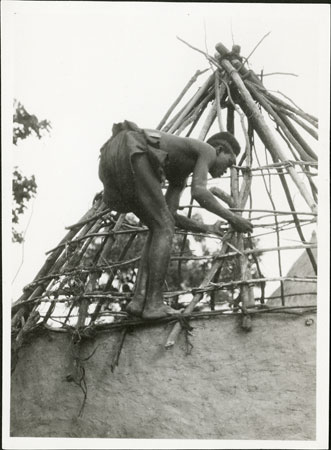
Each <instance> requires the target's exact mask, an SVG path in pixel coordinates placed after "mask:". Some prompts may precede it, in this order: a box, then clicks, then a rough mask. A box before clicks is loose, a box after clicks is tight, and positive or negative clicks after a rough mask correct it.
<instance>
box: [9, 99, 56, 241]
mask: <svg viewBox="0 0 331 450" xmlns="http://www.w3.org/2000/svg"><path fill="white" fill-rule="evenodd" d="M50 128H51V124H50V122H49V121H48V120H45V119H44V120H41V121H39V120H38V118H37V117H36V116H35V115H33V114H29V113H28V112H27V110H26V109H25V108H24V106H23V105H22V104H21V103H20V102H18V101H16V100H14V115H13V144H14V145H16V146H17V143H18V141H20V140H23V139H26V138H27V137H28V136H30V135H31V134H32V135H35V136H36V137H37V138H38V139H41V138H42V137H43V135H44V133H45V132H49V130H50ZM12 192H13V206H12V223H13V227H12V241H13V242H18V243H21V242H23V240H24V238H23V233H22V232H20V231H18V229H17V226H18V224H19V220H20V217H21V215H22V214H23V213H24V210H25V209H26V207H27V204H28V203H29V201H30V200H31V198H32V197H34V196H35V195H36V193H37V183H36V180H35V177H34V175H32V176H31V177H30V178H28V177H26V176H24V175H23V174H22V172H21V171H20V170H19V169H18V167H17V166H16V167H14V171H13V186H12Z"/></svg>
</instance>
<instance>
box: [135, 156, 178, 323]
mask: <svg viewBox="0 0 331 450" xmlns="http://www.w3.org/2000/svg"><path fill="white" fill-rule="evenodd" d="M132 165H133V170H134V172H135V182H136V196H137V202H136V203H135V207H134V211H133V212H134V213H135V214H136V215H137V216H138V217H139V218H140V219H141V221H142V222H144V223H145V224H146V225H147V226H148V228H149V229H150V243H149V248H148V247H146V248H145V250H146V254H144V262H146V261H147V266H148V271H147V274H148V281H147V294H146V303H145V307H144V311H143V317H144V318H151V319H152V318H159V317H164V316H167V315H169V314H178V311H176V310H173V309H172V308H170V307H169V306H167V305H165V304H164V302H163V295H162V288H163V285H164V280H165V276H166V273H167V269H168V264H169V261H170V253H171V247H172V240H173V236H174V219H173V217H172V215H171V213H170V211H169V209H168V206H167V204H166V201H165V198H164V196H163V194H162V190H161V186H160V183H159V181H158V179H157V178H156V176H155V174H154V171H153V169H152V168H151V166H150V163H149V160H148V158H147V156H146V155H145V154H142V155H135V156H134V158H133V159H132ZM144 253H145V251H144ZM145 257H146V259H145ZM144 267H145V266H144ZM144 279H146V278H144V272H143V274H142V278H141V280H144Z"/></svg>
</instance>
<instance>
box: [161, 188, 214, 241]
mask: <svg viewBox="0 0 331 450" xmlns="http://www.w3.org/2000/svg"><path fill="white" fill-rule="evenodd" d="M185 185H186V180H185V181H184V182H183V183H182V185H172V184H170V185H169V187H168V189H167V192H166V195H165V199H166V202H167V205H168V207H169V210H170V212H171V214H172V215H173V217H174V219H175V225H176V226H177V227H179V228H182V229H183V230H186V231H191V232H193V233H207V232H210V231H212V232H215V231H214V230H212V229H211V226H210V225H206V224H204V223H199V222H197V221H196V220H193V219H190V218H189V217H185V216H181V215H180V214H178V213H177V209H178V206H179V200H180V197H181V194H182V192H183V190H184V188H185Z"/></svg>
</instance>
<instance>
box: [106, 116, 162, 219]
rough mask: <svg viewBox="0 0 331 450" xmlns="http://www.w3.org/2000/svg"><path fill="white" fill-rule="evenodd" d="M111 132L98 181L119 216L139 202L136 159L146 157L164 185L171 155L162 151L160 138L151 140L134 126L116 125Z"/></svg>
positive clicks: (123, 123) (131, 124)
mask: <svg viewBox="0 0 331 450" xmlns="http://www.w3.org/2000/svg"><path fill="white" fill-rule="evenodd" d="M112 131H113V134H112V137H111V138H110V139H109V140H108V141H107V142H106V143H105V144H104V145H103V147H102V148H101V150H100V152H101V154H100V163H99V177H100V180H101V181H102V183H103V186H104V192H103V200H104V202H105V203H106V205H107V206H109V207H110V208H112V209H114V210H116V211H118V212H129V211H132V209H133V207H134V204H135V202H136V200H137V197H136V187H135V173H134V169H133V166H132V157H133V155H136V154H146V155H147V157H148V160H149V162H150V165H151V167H152V170H153V172H154V174H155V176H156V177H157V178H158V180H159V181H160V183H163V182H164V180H165V171H164V168H165V165H166V164H167V160H168V154H167V153H166V152H165V151H163V150H160V137H158V136H155V137H154V136H153V137H150V136H148V135H147V134H146V133H145V132H144V131H143V130H142V129H140V128H139V127H138V126H137V125H136V124H134V123H133V122H129V121H124V122H122V123H118V124H114V126H113V130H112Z"/></svg>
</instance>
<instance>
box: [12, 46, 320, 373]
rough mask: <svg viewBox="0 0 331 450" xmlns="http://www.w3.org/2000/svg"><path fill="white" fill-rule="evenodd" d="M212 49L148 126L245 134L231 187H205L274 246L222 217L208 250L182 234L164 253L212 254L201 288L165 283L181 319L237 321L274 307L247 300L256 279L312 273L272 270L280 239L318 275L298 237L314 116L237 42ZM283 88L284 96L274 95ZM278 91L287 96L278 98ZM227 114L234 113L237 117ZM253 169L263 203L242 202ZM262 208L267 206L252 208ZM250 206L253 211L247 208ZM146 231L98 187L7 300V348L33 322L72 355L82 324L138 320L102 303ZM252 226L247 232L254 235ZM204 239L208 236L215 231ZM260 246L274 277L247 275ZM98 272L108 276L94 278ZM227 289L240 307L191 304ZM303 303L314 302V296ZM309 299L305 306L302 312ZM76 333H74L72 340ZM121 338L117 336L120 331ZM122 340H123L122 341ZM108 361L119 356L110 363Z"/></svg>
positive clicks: (311, 203) (312, 214)
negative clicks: (59, 338)
mask: <svg viewBox="0 0 331 450" xmlns="http://www.w3.org/2000/svg"><path fill="white" fill-rule="evenodd" d="M190 47H192V46H190ZM195 50H196V49H195ZM216 50H217V53H216V55H215V56H214V57H211V56H209V55H207V54H206V53H205V52H202V51H201V53H202V54H204V55H205V56H206V57H207V59H208V62H209V64H210V65H211V68H212V73H211V75H209V76H208V77H207V79H206V80H205V81H204V82H203V84H202V86H201V87H200V88H198V90H197V91H196V92H195V93H194V94H193V95H192V96H191V97H190V98H189V100H185V98H186V97H187V96H189V93H190V92H191V90H192V88H193V85H194V83H196V82H197V79H198V77H200V76H201V75H203V74H204V72H206V70H204V71H197V72H196V73H195V75H194V76H193V78H192V79H191V80H190V81H189V82H188V84H187V85H186V86H185V88H184V90H183V91H182V92H181V93H180V95H179V96H178V97H177V99H176V101H175V102H174V103H173V104H172V105H171V107H170V108H169V110H168V111H167V113H166V114H165V116H164V117H163V118H162V120H161V121H160V123H159V125H158V127H157V128H158V129H160V130H162V131H166V132H170V133H174V134H177V135H181V134H182V133H184V132H186V134H185V136H190V135H191V134H192V133H193V132H195V133H196V134H197V138H198V139H201V140H205V139H206V137H207V135H208V134H209V133H211V129H212V127H213V126H215V124H216V126H217V124H218V127H219V128H221V129H223V121H225V123H226V129H227V130H228V131H229V132H231V133H233V134H235V131H236V130H235V124H236V123H237V122H238V124H239V125H240V129H239V131H238V133H241V135H243V136H244V141H245V151H244V156H243V157H242V159H241V161H240V162H239V164H238V166H236V167H234V168H233V169H232V170H231V181H230V184H231V195H230V194H228V193H226V192H224V191H223V190H222V189H220V187H219V186H212V187H211V188H210V189H211V192H213V194H214V195H216V196H218V197H219V198H220V199H221V201H224V202H226V203H227V204H228V206H229V207H230V208H231V209H232V210H233V211H236V212H237V213H240V214H244V213H245V214H246V213H248V214H249V216H250V219H251V220H252V221H253V222H254V226H255V230H258V229H259V228H262V229H263V228H268V227H269V228H270V227H273V229H272V230H271V233H276V234H277V236H278V238H277V246H275V247H271V248H264V249H263V248H258V249H257V248H247V245H246V244H249V239H250V238H247V237H246V236H243V235H240V234H238V233H235V232H234V230H232V229H231V228H230V229H227V227H226V224H224V231H225V234H224V236H223V238H222V239H220V241H221V242H222V247H221V249H220V252H219V253H218V254H217V255H214V256H212V257H210V256H209V257H208V256H207V257H206V256H202V257H196V256H185V254H183V251H184V248H185V242H184V245H183V246H182V249H181V254H180V255H172V261H175V260H177V261H178V263H179V265H181V264H182V263H183V262H185V261H189V260H194V259H195V260H198V259H205V260H206V259H208V258H209V259H212V264H211V266H210V269H209V271H208V273H206V275H205V278H204V280H203V282H202V284H201V286H200V287H198V288H187V289H180V290H176V291H172V292H171V291H166V292H165V301H171V299H173V298H177V299H178V298H180V297H181V296H183V295H184V294H186V296H187V295H188V294H190V295H192V296H193V298H192V301H191V302H190V303H189V304H187V301H186V302H184V301H182V302H179V306H186V307H185V311H184V313H182V314H180V316H181V317H182V318H185V320H188V319H190V318H195V317H199V318H200V317H210V316H213V314H228V313H236V314H237V313H238V314H239V313H240V314H242V315H243V327H244V328H246V329H250V327H251V323H250V317H251V315H252V314H255V313H259V314H260V313H262V312H263V311H266V312H271V311H276V310H275V309H274V308H273V309H270V308H269V309H268V308H266V307H265V308H262V309H261V304H262V305H263V304H264V301H265V300H266V299H267V298H265V295H264V291H263V295H262V296H261V298H260V297H259V298H255V299H254V290H253V287H254V286H260V287H262V286H263V287H264V286H265V285H266V283H269V282H270V281H272V280H273V281H275V280H277V281H279V282H280V283H281V286H284V282H285V281H286V280H292V281H294V282H298V283H300V282H303V281H305V282H309V283H315V282H316V277H311V278H305V277H300V278H299V277H294V278H293V277H291V278H289V277H284V276H283V274H282V270H281V254H282V251H284V250H285V249H289V248H295V249H298V248H302V249H304V250H305V251H306V252H307V254H308V256H309V259H310V262H311V264H312V267H313V270H314V272H315V274H317V265H316V260H315V257H314V254H313V252H312V248H314V247H316V245H315V244H311V243H309V242H307V240H306V239H305V237H304V234H303V227H304V226H305V225H307V224H311V223H314V222H315V221H316V219H317V208H316V200H317V189H316V186H315V183H314V181H313V177H314V176H315V175H316V169H317V164H318V163H317V155H316V152H315V151H314V150H313V148H312V144H309V143H308V140H307V138H308V139H309V138H313V139H317V137H318V134H317V129H318V120H317V118H316V117H314V116H312V115H310V114H307V113H305V112H304V111H302V110H301V109H300V108H299V107H297V106H296V105H294V104H293V102H292V104H290V103H289V102H288V101H285V100H284V99H282V98H280V97H279V96H278V95H275V94H273V93H271V92H269V91H268V90H267V89H266V87H265V86H264V85H263V82H262V80H261V78H262V77H259V76H258V75H256V74H255V73H254V72H253V71H252V70H248V69H247V68H246V66H245V58H242V57H241V56H240V54H239V51H240V48H239V47H238V46H234V48H233V49H232V51H229V50H228V49H227V48H226V47H225V46H224V45H223V44H217V45H216ZM283 97H285V96H284V95H283ZM285 98H286V100H289V99H288V98H287V97H285ZM225 113H226V114H225ZM265 116H267V118H268V121H269V122H270V119H271V121H272V122H271V123H272V125H273V126H274V127H275V128H276V132H275V131H274V130H273V127H272V125H269V124H268V123H267V120H266V118H265ZM236 119H238V120H237V122H236ZM295 125H298V126H299V127H300V129H301V130H302V131H303V133H306V135H305V136H306V137H304V136H303V135H301V134H300V132H299V131H298V129H297V128H296V126H295ZM199 127H200V131H199ZM277 132H278V133H277ZM257 139H259V140H260V142H259V145H260V146H261V143H262V146H263V147H264V148H265V149H266V152H267V153H268V154H269V156H270V157H271V160H272V162H269V161H268V160H266V161H265V162H263V163H262V159H263V158H262V157H260V156H258V149H257V144H256V140H257ZM254 155H255V156H254ZM272 175H273V176H277V177H278V178H279V179H280V182H281V185H282V188H283V190H284V193H285V199H286V201H287V203H288V206H289V209H288V210H284V209H283V208H282V209H281V210H279V208H277V206H276V204H275V202H274V200H273V198H272V193H271V192H270V190H268V187H267V181H266V178H267V177H269V179H270V180H271V176H272ZM259 176H261V177H262V178H263V181H264V185H265V188H266V191H268V195H269V200H270V203H271V206H272V209H268V208H267V207H265V208H262V209H261V208H254V207H253V206H252V204H251V203H252V202H251V201H250V205H249V207H247V206H246V203H247V202H248V201H249V199H250V198H251V184H252V179H254V177H259ZM265 177H266V178H265ZM289 183H292V185H293V186H294V187H295V189H296V191H297V192H298V193H299V194H300V196H301V197H302V198H303V199H304V202H305V203H306V205H307V206H308V210H307V211H296V208H295V205H294V201H293V197H292V194H291V190H292V188H290V187H289ZM194 208H197V205H195V204H194V203H192V202H191V204H190V205H188V206H182V209H188V212H189V214H191V213H192V210H193V209H194ZM261 213H266V214H265V215H261ZM255 214H260V215H258V216H255ZM282 215H284V216H286V217H287V216H288V217H291V218H289V219H287V218H286V220H284V221H282V220H280V216H282ZM265 217H273V219H274V220H273V222H272V223H261V221H260V220H261V219H262V218H265ZM290 228H294V229H296V231H297V234H298V237H299V241H300V242H301V244H297V245H295V246H284V245H280V239H279V235H280V233H283V232H286V230H288V229H290ZM146 231H147V229H146V228H145V227H143V226H141V225H140V224H138V223H132V222H131V221H130V219H129V218H128V217H126V216H124V215H119V214H115V213H114V212H112V211H110V210H109V209H107V208H106V206H105V205H104V204H103V203H102V200H101V198H100V196H97V197H96V199H95V201H94V203H93V206H92V208H91V209H90V210H89V211H88V212H87V213H86V214H85V215H84V216H83V217H82V219H81V220H80V221H79V222H78V223H76V224H73V225H71V226H69V227H68V233H67V234H66V236H65V237H64V238H63V240H62V241H61V242H60V243H59V245H58V246H57V247H55V248H54V249H52V250H50V251H49V252H48V254H49V256H48V258H47V260H46V262H45V264H44V265H43V267H42V268H41V270H40V271H39V272H38V274H37V275H36V277H35V279H34V280H33V282H32V283H30V284H29V285H28V286H26V288H25V289H24V292H23V294H22V296H21V297H20V298H19V300H17V301H16V302H15V303H14V304H13V308H12V329H13V351H14V353H15V351H16V352H17V350H18V349H19V348H20V346H21V345H22V343H23V342H24V339H25V337H26V336H28V335H31V333H32V332H33V331H35V330H37V329H39V330H40V329H47V330H53V331H59V332H60V331H63V332H68V331H70V332H71V333H73V336H75V339H74V340H73V346H74V347H73V348H75V354H76V357H77V358H78V359H79V353H77V351H78V350H77V348H78V347H77V342H80V340H81V336H84V335H87V334H89V333H91V332H92V331H91V330H93V332H95V331H98V330H100V331H105V330H110V329H116V328H121V327H122V328H126V327H127V326H130V327H133V326H143V325H144V324H145V322H144V321H142V320H131V319H130V318H128V317H127V316H126V314H125V312H124V311H123V310H124V307H123V308H121V309H122V311H114V310H111V309H109V305H111V304H112V302H113V303H115V302H117V303H118V304H119V305H120V307H121V306H124V304H125V302H126V301H127V300H128V299H130V296H131V295H132V293H131V292H116V291H115V289H114V281H115V280H118V271H119V270H123V269H124V268H128V267H131V268H134V267H136V266H137V263H138V260H139V255H135V257H127V254H128V252H129V251H130V249H131V248H132V246H133V245H134V243H135V240H136V239H137V236H139V235H140V234H141V233H145V232H146ZM177 233H178V234H183V235H184V240H186V238H187V236H188V235H189V234H192V233H184V232H182V231H179V230H177ZM258 235H259V234H258V233H256V236H258ZM260 235H261V234H260ZM120 236H126V238H127V240H126V243H125V245H124V246H123V248H121V251H120V252H119V253H118V252H117V253H118V254H117V259H116V260H114V246H115V245H116V240H117V239H118V238H119V237H120ZM200 236H205V235H200ZM213 239H214V240H215V239H216V238H215V236H213ZM117 250H118V249H117ZM267 251H275V252H278V262H279V276H278V277H277V276H275V277H265V276H263V274H262V273H261V269H260V268H258V271H257V278H252V276H251V265H252V264H256V265H258V264H257V260H255V263H254V260H253V263H252V262H251V261H250V260H249V255H253V256H255V258H256V254H257V253H259V254H263V253H264V252H267ZM229 258H235V259H236V260H237V265H238V266H239V267H238V274H239V279H233V280H232V281H230V282H221V281H219V279H218V277H219V274H220V271H221V269H222V264H223V261H225V259H229ZM179 272H180V270H179ZM105 274H106V275H107V277H106V278H107V280H106V282H104V283H102V282H101V281H102V279H103V278H104V277H105ZM234 288H236V289H239V290H240V295H239V300H237V302H236V304H235V306H236V308H239V310H238V309H236V310H235V309H233V304H231V302H224V303H225V304H228V305H229V304H230V308H225V309H224V305H223V309H221V310H218V311H215V310H214V311H204V312H198V313H197V312H195V311H196V306H197V305H198V304H199V302H200V301H201V299H202V298H204V297H205V296H206V295H210V296H211V293H212V292H215V291H217V290H220V289H221V290H227V289H228V290H230V292H231V291H233V289H234ZM301 294H304V293H301ZM298 295H300V293H298ZM211 297H212V296H211ZM281 298H282V302H283V308H281V307H280V308H277V312H279V311H288V310H289V308H290V307H288V306H286V300H285V298H286V294H285V293H284V289H282V291H281ZM59 305H62V306H61V308H62V310H61V313H59V310H58V308H59ZM107 308H108V309H107ZM291 308H292V307H291ZM296 308H299V310H300V311H301V312H302V311H304V310H305V308H304V307H303V306H302V307H300V306H298V307H296ZM311 308H313V309H314V308H315V307H314V305H312V307H311ZM311 308H308V310H309V311H311ZM59 319H61V320H59ZM62 319H64V320H62ZM101 319H103V320H101ZM110 319H111V320H110ZM165 321H174V322H175V324H174V328H173V330H172V332H171V333H170V335H169V338H168V340H167V342H166V347H167V348H169V347H171V346H172V345H174V343H175V342H176V339H177V336H178V333H179V332H180V330H181V328H182V326H184V325H185V322H183V320H178V318H176V317H172V318H169V319H168V318H166V319H164V320H157V321H155V323H163V322H165ZM86 330H87V331H86ZM77 336H79V337H80V338H79V339H77ZM124 336H125V335H124ZM122 337H123V336H122ZM122 340H123V341H124V337H123V339H122ZM121 344H123V342H122V341H121ZM117 362H118V358H117V359H116V364H117Z"/></svg>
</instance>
